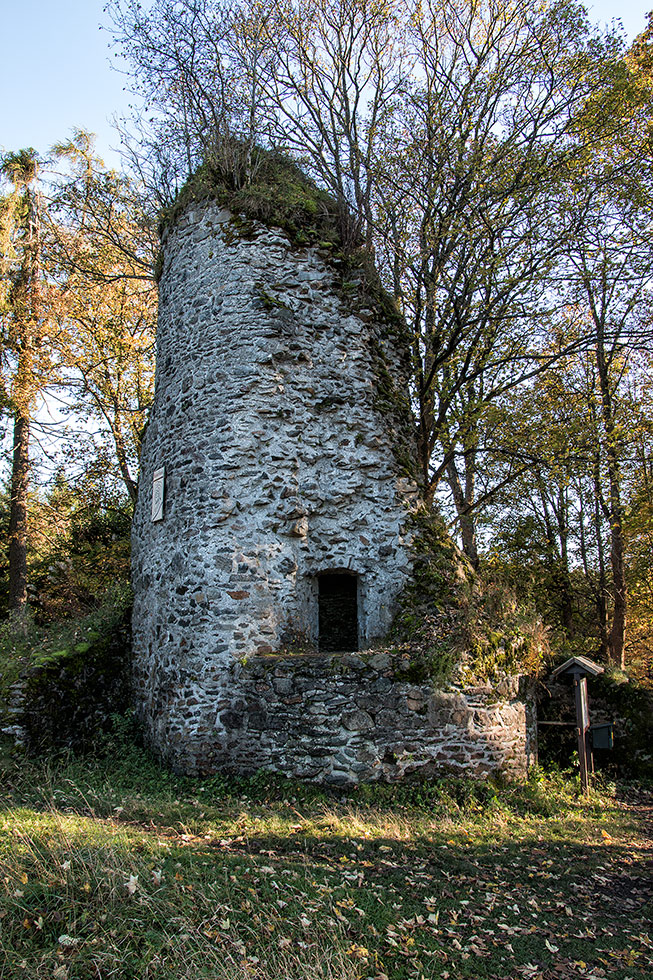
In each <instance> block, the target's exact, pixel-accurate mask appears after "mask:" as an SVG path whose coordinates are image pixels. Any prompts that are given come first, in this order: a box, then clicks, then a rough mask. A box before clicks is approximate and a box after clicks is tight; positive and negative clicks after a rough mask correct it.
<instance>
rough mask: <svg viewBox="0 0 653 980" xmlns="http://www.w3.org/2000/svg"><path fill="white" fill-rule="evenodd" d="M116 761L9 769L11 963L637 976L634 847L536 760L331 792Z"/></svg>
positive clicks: (17, 970)
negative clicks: (533, 772)
mask: <svg viewBox="0 0 653 980" xmlns="http://www.w3.org/2000/svg"><path fill="white" fill-rule="evenodd" d="M119 758H121V761H120V762H114V761H111V760H110V759H104V760H96V761H95V762H93V763H84V762H79V761H75V760H72V761H70V762H67V763H66V762H65V761H64V762H60V763H52V764H49V765H48V764H39V765H28V764H27V763H24V764H23V765H22V766H19V767H16V768H13V769H11V770H8V771H6V772H5V779H4V783H5V789H4V791H2V792H0V975H1V976H2V977H3V980H5V978H7V980H14V978H18V977H30V978H31V977H34V978H39V980H40V978H46V977H47V978H48V980H50V978H58V980H86V978H89V980H90V978H101V980H104V978H114V977H116V978H125V980H141V978H150V977H152V978H155V977H156V978H159V977H161V978H166V980H172V978H178V977H188V978H200V977H203V978H209V977H210V978H215V980H223V978H227V980H229V978H238V980H240V978H246V977H247V978H254V980H277V978H278V980H295V978H297V980H310V978H315V980H367V978H380V980H383V978H384V977H388V978H389V980H394V978H397V980H402V978H416V980H419V978H424V980H428V978H439V977H442V978H443V980H447V977H450V978H451V980H453V978H456V980H457V978H469V980H484V978H488V980H489V978H494V977H508V976H511V977H513V976H514V977H515V978H516V977H518V976H522V975H523V976H527V975H528V969H530V968H531V967H533V968H537V969H540V972H541V973H542V975H543V976H546V971H547V970H551V969H552V968H553V966H556V965H560V964H562V967H564V969H567V970H568V972H569V975H570V976H578V977H581V978H583V977H587V978H590V977H592V976H594V977H595V978H596V977H600V976H602V975H601V974H599V973H594V974H593V973H592V971H593V970H594V968H595V967H596V968H597V969H599V970H604V971H606V972H605V976H609V977H610V978H613V977H614V978H615V980H626V978H627V977H630V978H631V980H640V978H641V980H644V978H645V977H646V976H647V973H646V970H645V967H644V966H643V964H644V963H645V956H646V955H649V954H650V949H649V948H648V946H647V942H648V939H647V938H646V936H645V935H644V930H643V926H641V924H638V923H641V922H642V921H643V915H644V905H643V902H644V900H645V898H646V896H645V895H642V896H641V901H640V899H639V898H637V902H636V904H635V905H634V906H633V908H632V910H631V912H630V913H629V914H628V915H627V916H626V915H624V914H623V913H624V910H623V909H621V910H620V909H619V908H618V907H617V906H615V903H606V902H604V901H602V889H604V888H605V882H611V881H613V879H614V880H616V877H617V876H620V878H619V880H620V881H622V880H625V881H626V884H628V882H630V885H631V886H632V888H631V893H632V894H634V895H635V896H636V897H637V895H638V894H639V893H638V892H637V888H638V882H639V881H640V879H641V877H642V875H641V871H642V868H643V860H644V856H645V851H644V849H643V848H640V847H639V846H638V844H637V841H638V833H639V831H638V828H637V825H636V824H635V823H634V821H633V817H632V813H631V812H630V811H626V810H625V809H623V808H620V807H619V806H618V805H617V804H616V802H615V800H614V799H613V797H612V796H611V795H610V794H605V793H597V794H595V795H594V796H593V797H592V798H591V799H590V800H589V801H585V800H583V799H582V798H581V797H580V796H579V795H578V793H577V787H576V785H575V783H574V782H573V780H572V781H569V779H567V778H563V777H547V776H544V775H542V776H540V777H536V778H534V779H533V780H532V781H531V783H530V784H528V785H522V786H511V787H505V788H492V787H489V786H486V787H478V786H475V785H473V784H464V783H462V782H461V781H457V782H456V781H454V782H449V783H447V782H446V781H445V782H442V783H440V784H428V785H427V784H424V785H423V786H418V785H416V786H415V787H412V788H411V787H401V786H399V787H395V791H394V794H393V792H392V790H389V789H388V788H384V787H377V788H372V789H370V788H365V789H360V790H351V791H347V792H345V793H342V792H341V793H328V792H325V791H323V790H321V789H319V788H316V787H307V786H302V785H300V784H297V783H292V782H290V781H287V780H280V779H273V778H271V777H268V776H260V777H258V776H257V777H256V778H254V779H252V780H229V779H222V778H216V779H214V780H209V781H206V782H204V783H202V782H200V781H193V780H185V779H177V778H176V777H174V776H172V775H171V774H170V773H167V772H165V771H163V770H161V769H159V768H158V767H157V766H156V764H154V763H153V762H152V760H150V759H149V758H148V757H147V756H145V755H143V754H142V753H139V752H138V751H137V750H130V752H128V753H126V754H123V755H122V757H120V756H119ZM538 780H539V781H538ZM625 873H626V879H624V874H625ZM579 896H580V898H579ZM579 900H580V901H582V907H583V910H584V916H583V918H582V920H579V921H578V922H576V921H574V922H572V919H571V917H570V915H569V912H568V910H569V909H572V912H573V911H574V910H575V908H576V906H577V904H578V902H579ZM587 922H591V930H593V931H588V930H587ZM583 930H585V931H583ZM547 943H548V945H547ZM551 947H554V948H555V951H552V948H551ZM646 962H647V961H646ZM575 963H582V964H584V966H583V967H580V966H574V964H575ZM538 964H539V966H538ZM605 964H607V965H608V967H609V969H608V970H606V966H605ZM562 967H561V968H562ZM524 969H526V970H527V972H526V973H524V972H523V970H524ZM536 975H537V973H533V976H534V977H535V976H536Z"/></svg>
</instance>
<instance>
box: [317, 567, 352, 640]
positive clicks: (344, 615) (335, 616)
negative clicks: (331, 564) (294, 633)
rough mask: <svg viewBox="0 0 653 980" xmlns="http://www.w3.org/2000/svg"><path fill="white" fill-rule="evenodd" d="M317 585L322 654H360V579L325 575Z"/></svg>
mask: <svg viewBox="0 0 653 980" xmlns="http://www.w3.org/2000/svg"><path fill="white" fill-rule="evenodd" d="M317 581H318V588H319V600H318V601H319V611H320V622H319V647H320V650H326V651H329V650H358V578H357V577H356V576H355V575H348V574H347V573H346V572H324V573H323V574H322V575H319V576H318V580H317Z"/></svg>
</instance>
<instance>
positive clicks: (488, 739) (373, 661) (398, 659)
mask: <svg viewBox="0 0 653 980" xmlns="http://www.w3.org/2000/svg"><path fill="white" fill-rule="evenodd" d="M408 664H409V661H408V659H407V658H406V657H402V655H401V654H396V653H395V654H388V653H373V654H361V655H359V654H347V655H344V656H343V655H340V656H322V655H314V656H297V657H291V658H287V657H274V656H268V657H256V658H253V659H252V660H248V661H247V662H246V663H245V664H236V665H234V666H233V668H232V670H231V671H230V678H231V683H230V684H229V685H228V688H227V690H225V691H224V693H222V694H220V695H218V696H217V698H216V701H215V705H214V711H215V715H216V722H217V724H216V725H215V726H213V731H215V730H216V729H219V730H220V731H221V738H220V739H215V738H214V737H212V736H211V733H210V732H209V731H207V729H206V725H205V723H206V718H205V714H204V712H203V710H202V709H201V708H200V706H199V705H197V704H195V703H194V698H193V696H192V693H190V697H189V698H188V700H187V702H186V704H185V710H184V712H183V713H182V714H183V719H184V720H183V723H181V722H180V723H179V724H178V725H176V726H175V727H174V730H173V731H172V732H171V752H170V753H169V756H168V757H169V758H171V759H172V760H175V759H177V760H179V759H185V760H186V762H185V763H184V764H183V768H185V769H187V768H188V765H189V762H190V761H191V760H193V765H194V767H195V770H196V771H199V772H212V771H215V769H227V770H232V771H235V772H240V773H251V772H255V771H256V770H257V769H271V770H275V771H278V772H285V773H291V774H293V775H296V776H299V777H300V778H303V779H311V780H316V781H319V782H327V783H331V784H335V785H346V784H350V783H356V782H360V781H371V780H376V779H381V780H396V779H400V778H401V777H404V776H407V775H409V774H411V773H421V774H423V775H445V774H455V775H463V774H466V775H469V774H473V775H474V776H477V777H484V776H487V775H489V774H491V773H493V774H497V773H503V774H505V775H506V776H512V777H514V776H521V775H524V774H525V773H526V770H527V767H528V766H529V765H530V764H531V763H533V762H534V761H535V751H536V738H535V717H534V710H533V706H532V704H531V703H530V701H529V699H528V698H527V697H526V696H525V695H524V691H523V689H522V685H521V684H520V681H519V679H518V678H510V679H508V680H506V681H505V682H504V683H503V684H501V685H499V687H498V688H492V687H490V686H489V685H487V686H484V687H475V688H468V689H466V690H464V691H463V690H448V691H437V690H434V689H433V685H432V683H430V682H428V681H423V682H421V683H414V682H411V681H409V680H406V679H402V673H404V672H405V671H406V669H407V667H408ZM187 746H188V747H189V749H188V751H187V750H186V747H187ZM200 746H201V748H200ZM177 764H178V763H177Z"/></svg>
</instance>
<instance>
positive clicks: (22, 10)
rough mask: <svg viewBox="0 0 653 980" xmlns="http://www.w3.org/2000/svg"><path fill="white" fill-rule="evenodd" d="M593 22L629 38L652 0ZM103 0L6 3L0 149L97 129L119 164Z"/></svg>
mask: <svg viewBox="0 0 653 980" xmlns="http://www.w3.org/2000/svg"><path fill="white" fill-rule="evenodd" d="M588 6H590V14H591V16H592V19H593V20H595V21H601V22H606V21H610V20H611V19H612V18H613V17H620V18H621V19H622V22H623V25H624V28H625V30H626V33H627V35H628V36H629V38H631V39H632V38H633V37H634V36H635V35H636V34H638V33H639V32H640V31H641V30H642V29H643V28H644V26H645V23H646V17H645V15H646V11H647V10H649V9H651V8H652V7H653V0H622V2H621V3H615V2H614V0H594V2H593V3H588ZM103 7H104V0H22V2H21V0H19V2H17V3H9V2H6V3H5V4H4V5H3V10H2V19H1V23H2V28H3V34H4V38H5V40H4V43H3V46H2V58H0V92H1V93H2V97H1V99H0V150H17V149H20V148H21V147H24V146H33V147H35V148H36V149H37V150H38V151H39V152H41V153H46V152H47V150H48V148H49V147H50V146H51V145H52V144H53V143H55V142H56V141H57V140H63V139H66V138H67V137H68V136H69V135H70V131H71V129H72V128H73V127H75V126H78V127H83V128H86V129H89V130H91V131H92V132H95V133H97V134H98V144H97V148H98V151H99V152H100V154H101V155H103V156H104V157H105V159H106V161H107V162H110V163H114V164H115V163H117V157H116V156H115V155H114V154H112V153H111V151H110V147H112V146H114V147H115V146H116V145H117V143H118V138H117V136H116V135H115V133H114V132H113V131H112V130H111V126H110V121H109V120H110V117H111V116H112V115H114V114H115V113H118V114H120V113H121V112H122V113H125V112H126V111H127V107H128V103H129V95H128V93H127V92H126V91H125V86H126V84H127V80H126V79H125V78H124V76H122V75H120V74H118V73H117V72H115V71H112V70H111V67H110V63H111V62H112V61H113V63H114V64H116V63H118V64H119V62H117V60H116V58H115V57H114V56H113V55H112V53H111V52H110V50H109V47H108V44H109V36H108V34H107V33H106V32H105V31H102V30H100V24H102V23H105V24H106V15H105V14H104V12H103Z"/></svg>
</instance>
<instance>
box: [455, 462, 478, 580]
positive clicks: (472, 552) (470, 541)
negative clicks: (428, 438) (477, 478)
mask: <svg viewBox="0 0 653 980" xmlns="http://www.w3.org/2000/svg"><path fill="white" fill-rule="evenodd" d="M466 462H467V463H468V465H469V462H468V461H466ZM465 477H466V478H465V490H464V491H463V488H462V485H461V482H460V477H459V476H458V471H457V469H456V464H455V462H451V463H450V464H449V466H448V467H447V480H448V483H449V486H450V488H451V493H452V495H453V499H454V502H455V504H456V513H457V514H458V522H459V524H460V536H461V540H462V546H463V551H464V553H465V554H466V555H467V557H468V558H469V560H470V562H471V563H472V567H473V568H475V569H478V567H479V558H478V547H477V544H476V521H475V519H474V515H473V513H472V505H473V499H472V495H473V489H474V480H473V473H470V472H469V471H467V472H466V474H465Z"/></svg>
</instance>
